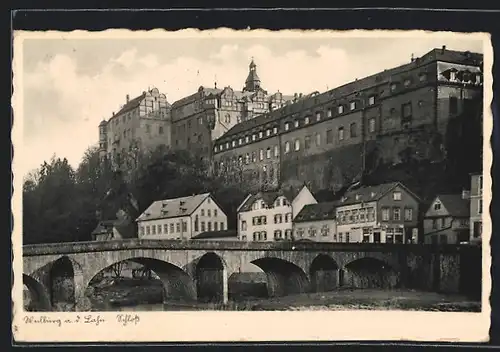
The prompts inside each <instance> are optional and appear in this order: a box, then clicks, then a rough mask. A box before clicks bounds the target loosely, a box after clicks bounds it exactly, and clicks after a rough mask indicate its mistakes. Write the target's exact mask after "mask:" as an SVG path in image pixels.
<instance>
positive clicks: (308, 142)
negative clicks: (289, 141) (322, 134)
mask: <svg viewBox="0 0 500 352" xmlns="http://www.w3.org/2000/svg"><path fill="white" fill-rule="evenodd" d="M310 147H311V137H310V136H306V137H305V138H304V149H309V148H310Z"/></svg>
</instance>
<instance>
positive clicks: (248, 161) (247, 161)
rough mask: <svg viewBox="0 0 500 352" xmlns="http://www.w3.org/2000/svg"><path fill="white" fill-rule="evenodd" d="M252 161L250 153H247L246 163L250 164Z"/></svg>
mask: <svg viewBox="0 0 500 352" xmlns="http://www.w3.org/2000/svg"><path fill="white" fill-rule="evenodd" d="M249 163H250V154H248V153H246V155H245V164H247V165H248V164H249Z"/></svg>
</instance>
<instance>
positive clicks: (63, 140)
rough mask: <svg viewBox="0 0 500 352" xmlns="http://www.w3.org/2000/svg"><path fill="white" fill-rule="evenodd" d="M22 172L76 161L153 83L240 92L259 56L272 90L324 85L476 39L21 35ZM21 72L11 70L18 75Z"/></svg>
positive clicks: (478, 45) (171, 96) (477, 44)
mask: <svg viewBox="0 0 500 352" xmlns="http://www.w3.org/2000/svg"><path fill="white" fill-rule="evenodd" d="M22 45H23V47H22V50H23V62H22V71H23V78H22V89H23V116H21V118H22V119H23V131H22V134H23V153H22V158H21V159H22V160H21V163H20V164H18V167H19V171H20V172H21V173H22V174H23V175H25V174H26V173H28V172H29V171H32V170H33V169H35V168H37V167H39V166H40V165H41V164H42V163H43V161H44V160H49V159H50V158H51V156H52V155H54V154H55V155H56V156H57V157H66V158H67V159H68V160H69V162H70V163H71V165H73V166H74V167H77V166H78V164H79V162H80V160H81V158H82V156H83V153H84V151H85V150H86V149H87V148H88V147H89V146H91V145H94V144H96V143H97V140H98V128H97V126H98V124H99V122H100V121H101V120H102V119H108V118H109V117H110V116H111V115H112V113H113V112H114V111H118V110H119V108H120V105H121V104H124V103H125V97H126V95H127V94H129V95H130V97H131V98H133V97H135V96H138V95H139V94H141V92H142V91H144V90H146V89H148V87H149V88H152V87H157V88H158V89H159V90H160V91H161V92H162V93H165V94H166V96H167V100H168V101H169V102H170V103H173V102H174V101H175V100H178V99H180V98H182V97H184V96H187V95H190V94H193V93H194V92H196V91H197V89H198V88H199V86H201V85H203V86H206V87H213V86H214V83H215V82H217V87H218V88H222V87H225V86H231V87H232V88H234V89H237V90H241V88H242V87H243V85H244V81H245V79H246V76H247V73H248V64H249V62H250V60H251V58H252V57H253V58H254V60H255V63H256V64H257V72H258V74H259V77H260V78H261V81H262V83H261V84H262V87H263V88H264V89H266V90H267V91H268V92H269V93H272V92H276V91H278V90H279V91H280V92H282V93H283V94H290V95H292V94H294V93H296V92H297V93H304V94H308V93H310V92H313V91H319V92H323V91H325V90H327V89H332V88H334V87H336V86H339V85H342V84H344V83H347V82H349V81H352V80H354V79H356V78H362V77H365V76H367V75H370V74H374V73H376V72H379V71H382V70H384V69H387V68H391V67H394V66H398V65H401V64H405V63H408V62H410V58H411V55H412V54H413V55H414V56H415V57H418V56H421V55H423V54H425V53H426V52H428V51H429V50H432V49H433V48H440V47H441V46H442V45H446V46H447V48H448V49H452V50H469V51H473V52H482V50H483V42H482V41H481V40H478V39H464V38H450V37H442V38H439V37H435V36H432V37H428V38H425V37H418V38H415V37H412V38H373V37H372V38H335V37H332V38H329V37H322V38H312V37H309V38H305V37H295V38H286V39H283V38H281V39H280V38H276V37H274V38H262V37H261V38H234V37H233V38H217V37H213V38H212V37H209V38H207V37H204V38H189V39H187V38H172V37H169V38H163V39H162V38H151V39H144V38H142V39H116V38H111V39H110V38H107V39H106V38H94V39H93V38H92V37H88V38H85V39H82V38H79V39H71V37H67V38H65V37H61V38H52V39H25V40H24V41H23V43H22ZM14 74H15V73H14Z"/></svg>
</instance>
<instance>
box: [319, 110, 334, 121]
mask: <svg viewBox="0 0 500 352" xmlns="http://www.w3.org/2000/svg"><path fill="white" fill-rule="evenodd" d="M326 116H328V117H332V109H328V110H326ZM316 119H317V120H318V121H319V119H318V115H316Z"/></svg>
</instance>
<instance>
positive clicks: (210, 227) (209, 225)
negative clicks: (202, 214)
mask: <svg viewBox="0 0 500 352" xmlns="http://www.w3.org/2000/svg"><path fill="white" fill-rule="evenodd" d="M207 230H208V231H212V222H210V221H207Z"/></svg>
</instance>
